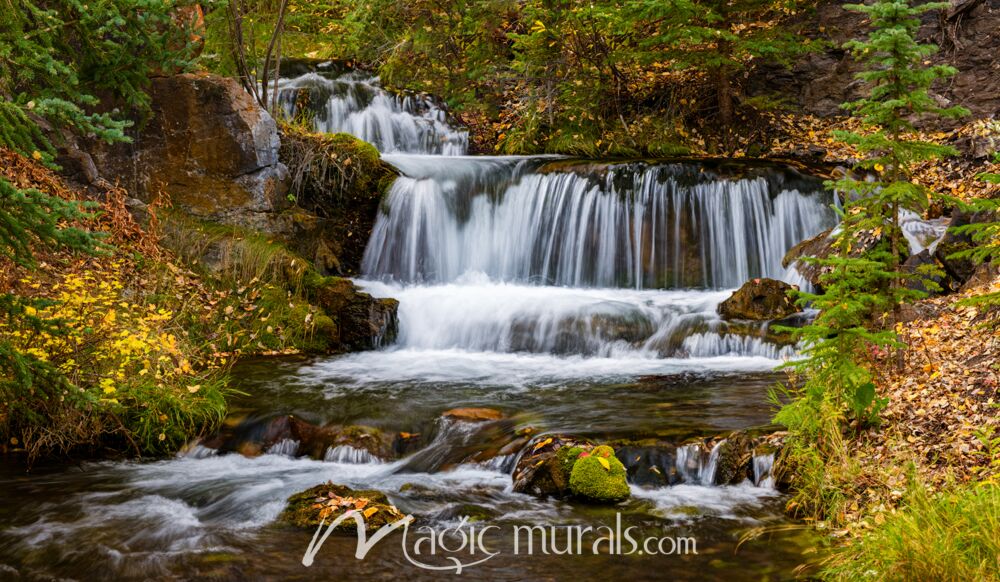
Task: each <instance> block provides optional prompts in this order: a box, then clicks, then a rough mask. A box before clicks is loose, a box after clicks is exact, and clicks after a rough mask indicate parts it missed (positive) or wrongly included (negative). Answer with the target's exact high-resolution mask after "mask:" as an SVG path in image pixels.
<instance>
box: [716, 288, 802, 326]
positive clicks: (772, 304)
mask: <svg viewBox="0 0 1000 582" xmlns="http://www.w3.org/2000/svg"><path fill="white" fill-rule="evenodd" d="M792 289H793V287H792V286H791V285H789V284H788V283H785V282H783V281H778V280H776V279H767V278H761V279H751V280H750V281H747V282H746V283H744V284H743V286H742V287H740V288H739V289H737V290H736V291H735V292H734V293H733V294H732V295H731V296H730V297H729V299H726V300H725V301H723V302H722V303H720V304H719V314H720V315H722V317H723V318H725V319H741V320H754V321H766V320H772V319H782V318H784V317H788V316H789V315H791V314H793V313H796V312H797V311H799V309H798V308H797V307H796V306H795V302H794V301H793V300H792V298H791V297H790V296H789V293H788V292H789V291H791V290H792Z"/></svg>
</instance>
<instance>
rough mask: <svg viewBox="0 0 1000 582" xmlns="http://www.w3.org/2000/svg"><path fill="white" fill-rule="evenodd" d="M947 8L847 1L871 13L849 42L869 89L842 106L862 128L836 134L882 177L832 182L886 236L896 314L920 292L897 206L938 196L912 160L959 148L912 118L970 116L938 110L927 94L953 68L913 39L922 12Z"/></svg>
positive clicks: (900, 0) (917, 207)
mask: <svg viewBox="0 0 1000 582" xmlns="http://www.w3.org/2000/svg"><path fill="white" fill-rule="evenodd" d="M946 6H947V3H940V2H936V3H929V4H922V5H919V6H913V5H911V4H910V0H878V1H877V2H875V3H874V4H872V5H863V4H850V5H847V6H845V8H846V9H848V10H852V11H855V12H861V13H863V14H865V15H867V16H868V17H869V18H870V20H871V26H872V31H871V33H870V34H869V35H868V38H867V39H866V40H857V41H851V42H849V43H847V44H846V45H845V48H848V49H850V50H852V51H853V53H854V55H855V56H856V57H857V58H859V59H860V60H861V62H863V63H864V64H865V65H867V67H868V69H867V70H865V71H863V72H861V73H858V74H857V77H858V79H860V80H862V81H864V83H865V85H866V87H867V96H865V97H863V98H861V99H859V100H857V101H853V102H850V103H846V104H844V107H845V108H846V109H847V110H848V111H850V112H851V113H852V114H854V115H855V116H857V117H858V118H859V119H860V121H861V123H862V126H863V128H864V130H863V131H861V132H835V136H836V137H837V138H838V139H840V140H842V141H844V142H846V143H848V144H851V145H853V146H855V147H856V148H857V150H858V151H859V152H860V153H861V154H862V155H863V156H865V157H864V159H863V160H862V161H861V162H860V163H859V164H858V169H860V170H865V171H868V170H874V171H875V172H876V173H877V174H878V177H877V179H875V180H864V179H856V178H852V177H850V176H848V177H846V178H845V179H843V180H840V181H838V182H837V183H836V184H835V186H836V188H837V189H839V190H840V191H841V192H845V193H847V197H848V198H851V199H853V201H852V203H851V207H852V211H853V212H858V213H861V214H863V215H865V216H866V217H867V219H866V221H867V222H868V224H869V225H870V232H871V233H873V235H874V236H876V237H879V236H881V237H882V238H884V239H885V240H888V241H889V248H888V249H887V254H883V255H882V257H881V259H880V260H884V262H885V267H886V270H887V271H889V272H891V273H893V277H892V278H891V279H890V280H889V281H888V288H887V289H886V293H887V294H888V295H887V299H888V304H889V308H890V310H891V311H893V312H895V310H896V309H897V308H898V306H899V304H901V303H902V302H903V301H905V300H907V299H912V298H914V297H915V296H917V295H919V294H917V293H915V292H914V291H912V290H909V289H907V288H906V287H905V285H903V284H902V283H903V280H904V279H906V278H907V277H908V276H907V275H905V274H903V273H901V272H900V258H901V256H902V254H903V253H904V252H905V250H904V249H903V248H902V247H901V244H902V231H901V230H900V228H899V215H900V211H901V210H904V209H906V210H911V211H915V212H922V211H923V210H924V209H926V207H927V205H928V203H929V201H930V198H931V197H932V196H933V195H934V193H933V192H931V191H930V190H929V189H928V188H926V187H925V186H922V185H920V184H917V183H915V182H914V181H912V180H911V168H912V167H913V165H914V164H915V163H918V162H923V161H927V160H933V159H936V158H940V157H942V156H949V155H953V154H955V153H956V152H955V150H954V148H952V147H949V146H944V145H938V144H935V143H933V142H929V141H924V140H920V139H918V138H917V137H915V136H914V129H915V128H914V125H913V122H914V121H913V120H914V119H916V118H918V117H919V118H920V119H927V118H929V117H935V116H937V117H946V118H954V117H959V116H962V115H965V114H966V113H967V110H965V109H964V108H962V107H948V108H944V107H940V106H938V105H937V103H936V102H935V101H934V99H933V98H932V97H931V96H930V94H929V90H930V88H931V86H932V85H933V84H934V83H935V82H936V81H938V80H940V79H945V78H948V77H951V76H952V75H954V74H955V72H956V71H955V69H954V68H953V67H950V66H947V65H929V64H927V62H928V61H927V58H928V57H929V56H931V55H932V54H934V53H935V52H936V51H937V47H936V46H935V45H933V44H925V43H920V42H918V41H917V40H916V34H917V31H918V29H919V28H920V20H919V16H920V15H921V14H923V13H925V12H927V11H930V10H939V9H941V8H944V7H946ZM885 251H886V249H882V248H880V250H879V252H882V253H885Z"/></svg>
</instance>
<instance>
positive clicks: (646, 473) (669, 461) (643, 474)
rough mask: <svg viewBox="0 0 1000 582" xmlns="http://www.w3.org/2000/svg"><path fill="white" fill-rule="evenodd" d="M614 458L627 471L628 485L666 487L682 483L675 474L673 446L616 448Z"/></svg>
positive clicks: (675, 450) (674, 448) (675, 453)
mask: <svg viewBox="0 0 1000 582" xmlns="http://www.w3.org/2000/svg"><path fill="white" fill-rule="evenodd" d="M615 456H617V457H618V460H619V461H621V463H622V465H624V466H625V470H626V471H628V481H629V483H635V484H636V485H643V486H652V487H666V486H668V485H676V484H678V483H680V482H681V481H682V480H681V477H680V475H678V474H677V448H676V447H675V446H673V445H669V444H662V445H654V446H618V447H615Z"/></svg>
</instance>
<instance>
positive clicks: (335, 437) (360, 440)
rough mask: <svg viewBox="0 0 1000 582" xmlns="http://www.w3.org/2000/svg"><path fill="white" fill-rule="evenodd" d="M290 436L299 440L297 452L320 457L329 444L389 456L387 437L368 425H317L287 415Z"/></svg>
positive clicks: (391, 444)
mask: <svg viewBox="0 0 1000 582" xmlns="http://www.w3.org/2000/svg"><path fill="white" fill-rule="evenodd" d="M288 421H289V424H290V427H291V433H292V437H293V438H294V439H295V440H297V441H299V453H300V454H304V455H308V456H310V457H312V458H314V459H323V458H324V457H325V455H326V452H327V451H328V450H329V449H331V448H336V447H339V446H349V447H352V448H354V449H357V450H359V451H367V452H368V453H370V454H371V455H372V456H374V457H377V458H379V459H388V458H391V457H392V453H393V443H392V439H391V437H389V436H387V435H386V434H385V433H383V432H382V431H380V430H379V429H377V428H372V427H368V426H355V425H350V426H317V425H315V424H312V423H310V422H307V421H305V420H303V419H301V418H298V417H296V416H289V417H288Z"/></svg>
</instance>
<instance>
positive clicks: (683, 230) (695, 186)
mask: <svg viewBox="0 0 1000 582" xmlns="http://www.w3.org/2000/svg"><path fill="white" fill-rule="evenodd" d="M387 160H388V161H390V162H391V163H394V164H395V165H396V166H397V167H399V168H400V169H401V170H402V171H403V172H404V174H405V175H404V176H403V177H401V178H399V179H398V180H397V181H396V183H395V184H394V185H393V187H392V189H391V191H390V192H389V195H388V198H387V200H386V201H385V204H384V205H383V210H382V212H381V213H380V215H379V218H378V221H377V223H376V226H375V228H374V230H373V232H372V237H371V240H370V243H369V245H368V248H367V250H366V252H365V257H364V263H363V270H364V272H365V275H366V276H367V277H371V278H377V279H390V280H395V281H400V282H404V283H444V282H452V281H456V280H457V279H458V278H459V277H461V276H462V275H463V274H466V273H469V272H480V273H484V274H486V275H487V276H488V277H490V278H491V279H494V280H499V281H509V282H521V283H530V284H542V285H556V286H570V287H630V288H634V289H651V288H652V289H657V288H659V289H662V288H685V287H686V288H694V287H703V288H732V287H737V286H739V285H741V284H742V283H744V282H745V281H746V280H747V279H749V278H752V277H762V276H763V277H773V278H779V279H780V278H785V276H786V271H785V269H783V268H782V267H781V258H782V257H783V255H784V253H785V252H786V251H787V250H788V249H789V248H791V247H792V246H793V245H795V244H796V243H798V242H799V241H801V240H803V239H805V238H808V237H809V236H812V235H815V234H816V233H818V232H820V231H822V230H823V229H824V228H827V227H829V226H830V225H832V224H833V223H834V214H833V212H832V210H831V209H830V208H829V207H828V204H829V200H828V199H827V198H828V196H825V195H823V194H821V193H820V192H819V191H818V190H819V189H818V188H814V190H813V191H807V192H802V191H800V190H799V189H797V188H795V187H790V186H789V187H785V186H784V185H783V184H781V183H780V182H778V183H775V182H773V181H769V180H768V179H767V178H765V177H764V176H760V175H757V176H753V175H748V176H746V177H737V178H719V177H714V176H712V175H710V174H706V173H704V172H702V171H701V168H699V167H698V166H696V165H693V164H676V163H675V164H644V163H642V164H640V163H622V164H609V165H606V166H603V167H599V168H596V169H594V168H593V167H592V166H588V165H583V164H578V165H573V164H568V165H565V164H564V165H560V164H548V165H547V166H546V165H544V164H542V163H541V162H542V161H539V160H535V161H534V162H533V163H531V162H528V161H525V160H523V159H509V158H500V159H496V158H493V159H490V158H487V159H481V158H458V159H454V160H449V163H448V164H442V163H441V162H440V160H439V159H434V158H431V157H413V156H388V157H387Z"/></svg>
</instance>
